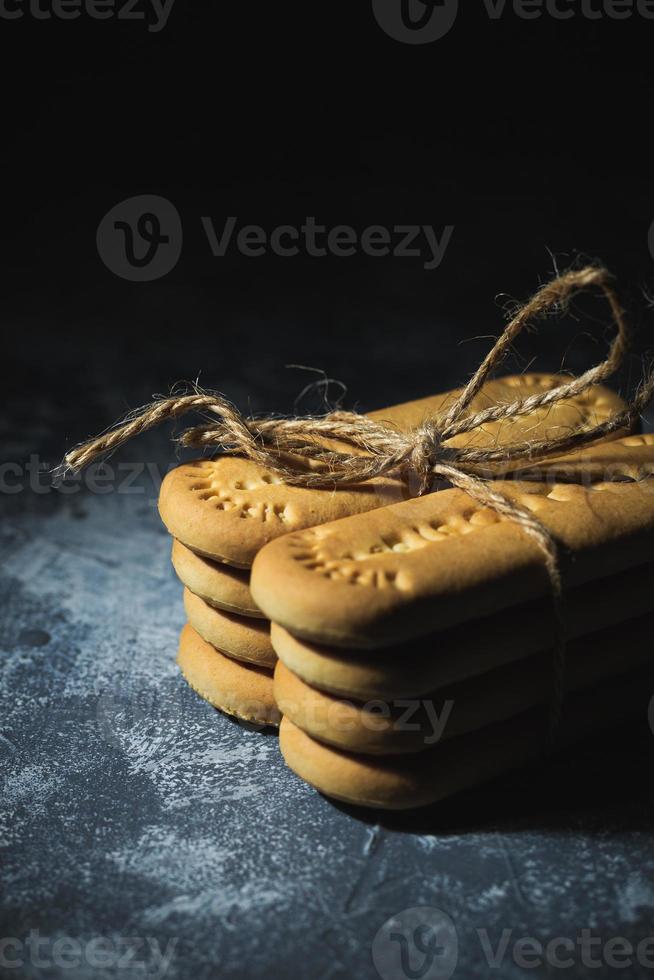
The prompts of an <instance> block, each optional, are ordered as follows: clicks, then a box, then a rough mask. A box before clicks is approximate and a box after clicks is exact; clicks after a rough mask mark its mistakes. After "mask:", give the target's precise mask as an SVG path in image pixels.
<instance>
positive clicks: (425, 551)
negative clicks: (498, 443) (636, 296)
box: [250, 435, 654, 648]
mask: <svg viewBox="0 0 654 980" xmlns="http://www.w3.org/2000/svg"><path fill="white" fill-rule="evenodd" d="M627 438H628V443H627V445H625V444H624V442H623V443H622V446H621V444H620V441H618V442H615V443H614V444H613V445H614V446H616V458H619V460H620V463H621V465H623V466H624V467H625V469H626V468H627V467H628V466H631V465H632V464H633V463H634V460H636V461H637V463H638V466H641V467H642V466H645V465H649V464H650V463H651V462H654V435H649V436H642V437H640V438H641V440H642V445H638V446H633V445H630V442H631V439H633V437H627ZM615 472H616V470H614V473H615ZM494 486H495V487H496V488H497V489H498V490H500V491H501V492H502V493H503V494H504V495H505V496H506V497H507V498H508V499H509V500H514V501H515V502H516V503H518V504H521V505H522V506H523V507H526V508H527V509H528V510H531V511H532V512H533V513H534V514H535V516H536V517H537V518H539V520H540V521H541V522H542V523H543V524H544V525H545V526H546V527H547V528H548V529H549V530H550V531H551V532H552V534H553V535H554V537H555V538H556V539H557V541H558V542H560V544H561V546H562V547H561V559H560V567H561V572H562V577H563V581H564V584H565V587H566V588H568V589H569V588H573V587H575V586H577V585H581V584H583V583H585V582H588V581H590V580H593V579H597V578H602V577H606V576H609V575H612V574H615V573H617V572H620V571H623V570H624V569H626V568H630V567H633V566H635V565H638V564H642V563H645V562H647V561H651V560H652V556H653V555H654V480H652V479H644V480H642V481H641V482H631V483H620V482H608V483H594V484H592V485H590V486H588V487H583V486H579V485H576V484H564V483H555V484H554V485H553V486H552V485H549V484H548V483H546V482H538V483H529V482H520V481H510V480H503V481H496V483H494ZM250 588H251V590H252V595H253V597H254V600H255V602H256V603H257V605H258V606H259V607H260V609H261V610H262V611H263V612H264V613H265V614H266V616H267V617H268V618H269V619H271V620H273V621H274V622H276V623H279V624H280V625H281V626H283V627H284V628H285V629H287V630H288V631H289V632H292V633H293V634H294V635H296V636H299V637H302V638H303V639H307V640H311V641H313V642H317V643H324V644H328V645H333V646H351V647H361V648H376V647H382V646H390V645H392V644H395V643H402V642H404V641H406V640H408V639H410V638H412V637H416V636H421V635H425V634H426V633H430V632H433V631H436V630H442V629H448V628H449V627H452V626H456V625H457V624H459V623H462V622H465V621H469V620H471V619H478V618H481V617H483V616H488V615H490V614H491V613H494V612H498V611H501V610H503V609H508V608H510V607H512V606H516V605H519V604H520V603H522V602H528V601H530V600H532V599H536V598H538V597H541V596H546V595H547V594H548V592H549V588H550V586H549V580H548V577H547V574H546V571H545V566H544V561H543V555H542V552H541V550H540V548H539V547H538V545H537V543H536V542H535V540H534V539H533V538H532V537H531V536H530V535H529V534H527V533H526V532H525V531H523V530H522V529H521V528H520V527H519V526H518V525H517V524H516V523H515V522H513V521H510V520H508V519H506V518H503V517H500V516H499V515H498V514H497V513H496V512H495V511H493V510H490V509H488V508H484V507H481V506H480V505H479V504H477V503H476V502H475V501H474V500H472V499H471V497H469V496H468V495H467V494H465V493H464V492H463V491H461V490H457V489H451V490H443V491H441V492H439V493H431V494H428V495H427V496H424V497H419V498H417V499H413V500H407V501H404V502H403V503H400V504H393V505H391V506H390V507H385V508H383V509H381V510H376V511H372V512H371V513H368V514H360V515H357V516H354V517H346V518H344V519H342V520H340V521H334V522H333V523H331V524H324V525H322V526H320V527H314V528H310V529H308V530H306V531H299V532H296V533H294V534H289V535H286V536H285V537H284V538H282V539H280V540H278V541H273V542H272V543H271V544H269V545H268V546H267V547H266V548H264V549H263V550H262V551H261V552H260V553H259V554H258V555H257V558H256V561H255V564H254V568H253V570H252V579H251V582H250Z"/></svg>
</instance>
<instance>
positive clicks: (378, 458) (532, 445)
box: [61, 266, 654, 738]
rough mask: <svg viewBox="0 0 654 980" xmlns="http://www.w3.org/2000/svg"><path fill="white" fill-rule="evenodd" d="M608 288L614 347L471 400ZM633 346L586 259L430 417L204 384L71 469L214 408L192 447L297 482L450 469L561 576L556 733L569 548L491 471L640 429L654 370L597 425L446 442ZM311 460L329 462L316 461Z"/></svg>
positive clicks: (516, 322) (604, 366)
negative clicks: (382, 414) (566, 369)
mask: <svg viewBox="0 0 654 980" xmlns="http://www.w3.org/2000/svg"><path fill="white" fill-rule="evenodd" d="M590 289H595V290H599V291H600V292H601V294H603V296H604V298H605V299H606V301H607V303H608V305H609V308H610V310H611V314H612V317H613V320H614V323H615V326H616V336H615V338H614V340H613V341H612V343H611V345H610V348H609V352H608V356H607V357H606V359H605V360H604V361H602V362H601V363H599V364H597V365H595V366H594V367H591V368H590V369H589V370H588V371H586V372H585V373H584V374H582V375H581V376H580V377H578V378H572V379H571V380H570V381H566V382H565V383H563V384H560V385H558V386H557V387H555V388H552V389H550V390H549V391H539V392H537V393H535V394H533V395H530V396H529V397H527V398H524V399H520V400H517V401H514V402H510V403H508V404H500V405H493V406H491V407H489V408H486V409H483V410H482V411H479V412H473V413H472V414H469V413H467V409H468V407H469V405H470V403H471V402H472V400H473V398H474V397H475V395H477V394H478V392H479V391H480V389H481V387H482V385H483V384H484V383H485V381H486V380H487V379H488V377H489V375H490V374H491V372H492V371H494V370H495V369H496V368H497V367H498V365H499V364H500V362H501V361H502V360H503V359H504V357H505V356H506V354H507V352H508V350H509V348H510V346H511V344H512V343H513V341H514V340H515V338H516V337H517V336H518V334H519V333H520V332H521V330H523V329H524V327H526V326H527V325H528V323H529V322H530V321H531V320H533V319H535V318H538V317H542V316H544V315H545V314H547V313H549V312H551V311H557V312H563V311H564V310H565V308H566V306H567V304H568V302H569V300H570V299H571V297H572V296H574V295H575V294H576V293H578V292H581V291H586V290H590ZM626 349H627V328H626V324H625V320H624V313H623V310H622V308H621V306H620V303H619V302H618V299H617V296H616V293H615V291H614V289H613V286H612V276H611V275H610V274H609V272H608V271H607V270H606V269H605V268H602V267H595V266H586V267H585V268H582V269H579V270H572V271H569V272H566V273H564V274H563V275H560V276H558V277H557V278H556V279H554V280H552V281H551V282H549V283H547V284H546V285H545V286H543V287H542V288H541V289H540V290H539V291H538V292H537V293H536V294H535V295H534V296H533V297H532V298H531V299H530V300H529V301H528V302H527V303H526V304H525V305H524V306H522V307H521V308H520V309H519V310H518V312H517V313H516V314H515V316H514V317H513V318H512V319H511V321H510V322H509V323H508V324H507V326H506V327H505V329H504V331H503V333H502V334H501V335H500V337H499V339H498V340H497V341H496V343H495V345H494V346H493V348H492V349H491V350H490V352H489V353H488V354H487V355H486V357H485V358H484V360H483V361H482V363H481V364H480V366H479V368H478V369H477V371H476V372H475V373H474V375H473V376H472V378H471V379H470V381H468V383H467V384H466V386H465V388H463V390H462V391H461V393H460V394H459V396H458V397H457V398H456V399H455V400H454V402H453V403H452V404H451V405H450V407H449V408H448V409H447V410H446V411H445V412H443V414H441V415H437V416H435V417H434V418H431V419H428V420H427V421H425V422H424V423H423V424H422V425H420V426H418V427H417V428H414V429H412V430H409V431H405V432H400V431H398V430H397V429H395V428H392V427H391V426H389V425H386V424H384V423H382V422H377V421H374V420H372V419H370V418H366V417H365V416H363V415H360V414H358V413H356V412H343V411H337V412H331V413H329V414H328V415H326V416H323V417H318V418H316V417H299V418H291V419H289V418H274V417H270V416H267V417H263V418H246V417H245V416H244V415H243V414H242V413H241V412H239V410H238V409H237V408H235V406H234V405H232V404H231V403H230V402H229V401H228V400H227V399H226V398H224V397H223V396H222V395H220V394H218V393H214V392H207V391H203V390H200V389H198V388H196V389H195V390H194V391H193V393H192V394H185V395H181V396H177V397H176V396H173V397H169V398H160V399H158V400H156V401H154V402H153V403H151V404H150V405H147V406H145V407H144V408H140V409H138V410H136V411H135V412H132V413H130V415H128V416H127V417H126V418H125V419H124V420H123V421H122V422H121V423H119V424H118V425H117V426H116V427H115V428H113V429H111V430H110V431H108V432H106V433H104V434H103V435H101V436H98V437H97V438H95V439H91V440H90V441H89V442H86V443H83V444H82V445H80V446H78V447H77V448H75V449H73V450H71V451H70V452H69V453H67V455H66V456H65V458H64V462H63V464H62V467H61V470H62V472H63V473H65V472H67V471H78V470H80V469H82V468H83V467H85V466H87V465H88V464H89V463H92V462H93V461H94V460H96V459H98V458H99V457H102V456H105V455H106V454H107V453H110V452H113V451H114V450H115V449H117V448H118V447H119V446H121V445H122V444H123V443H124V442H126V441H127V440H128V439H132V438H133V437H134V436H137V435H139V434H140V433H142V432H145V431H147V430H148V429H152V428H153V427H154V426H156V425H159V424H160V423H162V422H165V421H167V420H168V419H175V418H178V417H179V416H181V415H185V414H186V413H187V412H190V411H196V412H208V413H210V414H211V416H213V417H214V418H212V420H211V421H210V422H209V423H208V424H205V425H200V426H194V427H192V428H189V429H186V430H185V431H184V432H183V433H182V434H181V436H180V437H179V441H180V442H181V444H182V445H183V446H192V447H195V448H200V449H205V448H213V449H217V450H222V451H223V452H229V453H237V454H239V455H242V456H245V457H247V458H248V459H251V460H254V462H256V463H259V464H260V465H261V466H265V467H267V468H270V469H272V470H273V471H275V472H276V473H277V474H279V476H280V477H282V479H283V480H284V481H285V482H286V483H288V484H292V485H295V486H303V487H330V488H333V487H335V486H349V485H353V484H360V483H364V482H366V481H368V480H372V479H374V478H375V477H380V476H383V475H385V474H401V475H403V476H404V477H408V475H410V474H414V475H416V476H417V478H418V484H419V488H418V492H419V493H424V492H426V491H427V490H428V489H429V487H430V486H431V485H432V482H433V480H434V479H438V478H440V479H444V480H447V481H448V482H449V483H451V484H452V485H453V486H455V487H458V488H459V489H460V490H463V491H465V493H467V494H468V495H469V496H470V497H472V498H473V499H474V500H476V501H477V502H478V503H480V504H482V505H483V506H485V507H490V508H492V509H493V510H494V511H497V512H498V513H499V514H501V515H503V516H504V517H506V518H508V519H509V520H512V521H514V522H515V523H516V524H518V525H519V526H520V527H521V528H522V529H523V530H524V531H525V532H526V533H527V534H529V535H530V536H531V537H532V538H534V539H535V541H536V542H537V544H538V546H539V547H540V549H541V551H542V553H543V558H544V564H545V568H546V571H547V574H548V577H549V581H550V585H551V593H552V598H553V605H554V615H555V619H556V633H557V641H556V644H555V649H554V654H553V656H554V694H553V698H552V703H551V711H550V725H549V731H550V737H551V738H552V737H553V735H554V733H555V731H556V728H557V726H558V723H559V720H560V715H561V709H562V705H563V698H564V680H565V630H564V622H563V615H562V584H561V573H560V567H559V549H558V546H557V542H556V540H555V538H554V536H553V535H552V533H551V532H550V531H549V530H548V529H547V528H546V527H545V525H544V524H542V523H541V521H539V520H538V518H537V517H535V516H534V514H533V513H532V512H531V511H529V510H528V509H527V508H526V507H523V506H521V505H520V504H517V503H515V501H513V500H509V499H508V498H507V497H506V496H504V494H502V493H501V492H500V491H499V490H498V489H497V488H496V487H494V486H493V480H494V479H497V478H498V477H501V476H502V468H504V469H505V470H506V467H507V464H511V465H512V464H514V463H516V462H524V463H529V464H531V463H534V462H537V461H539V460H544V459H546V458H547V457H552V456H560V455H563V454H565V453H568V452H570V451H572V450H575V449H579V448H580V447H582V446H586V445H588V444H590V443H592V442H595V441H596V440H598V439H601V438H603V437H605V436H608V435H610V434H611V433H613V432H616V431H617V430H620V429H628V428H632V427H633V425H634V424H635V423H636V421H637V420H638V418H639V416H640V415H641V413H642V412H643V410H644V408H645V407H646V406H647V404H648V403H649V402H650V401H651V400H652V397H653V396H654V375H649V376H648V377H646V378H645V379H644V380H643V382H642V383H641V385H640V388H639V390H638V392H637V394H636V395H635V397H634V399H633V400H632V401H631V403H630V404H629V405H628V406H627V408H625V409H624V410H623V411H619V412H616V413H614V414H613V415H612V416H611V417H610V418H608V419H606V420H605V421H604V422H601V423H600V424H598V425H584V424H580V425H579V427H577V428H571V430H570V431H569V432H567V433H566V434H565V435H563V436H560V437H557V438H553V439H534V440H529V441H524V442H517V443H512V444H510V445H505V446H502V445H495V446H494V447H492V448H477V447H472V446H468V447H466V446H462V447H458V446H457V447H455V446H452V445H448V440H450V439H452V438H453V437H454V436H460V435H462V434H464V433H466V432H473V431H474V430H476V429H479V428H480V427H481V426H483V425H485V424H486V423H488V422H498V421H502V420H505V419H514V418H518V417H519V416H523V415H529V414H530V413H531V412H534V411H536V410H537V409H542V408H547V407H549V406H551V405H554V404H555V403H556V402H559V401H562V400H563V399H566V398H575V397H576V396H578V395H581V394H582V393H583V392H584V391H586V390H587V389H588V388H589V387H590V386H591V385H594V384H600V383H601V382H603V381H605V380H606V379H607V378H608V377H609V376H610V375H611V374H613V373H614V372H615V371H616V369H617V368H618V367H619V365H620V363H621V361H622V359H623V357H624V354H625V351H626ZM326 439H335V440H339V441H340V442H341V443H346V444H348V445H350V446H352V447H354V448H355V449H356V450H358V452H356V453H354V452H347V451H345V450H344V449H343V450H340V449H334V448H331V447H329V446H326V445H325V442H324V440H326ZM311 462H314V463H317V464H319V466H318V467H316V468H313V469H311V468H309V465H310V463H311Z"/></svg>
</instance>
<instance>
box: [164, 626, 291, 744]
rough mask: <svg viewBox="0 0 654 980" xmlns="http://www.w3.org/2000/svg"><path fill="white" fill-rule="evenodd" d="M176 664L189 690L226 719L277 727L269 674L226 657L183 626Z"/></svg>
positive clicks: (277, 716) (187, 627) (188, 627)
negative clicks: (237, 719)
mask: <svg viewBox="0 0 654 980" xmlns="http://www.w3.org/2000/svg"><path fill="white" fill-rule="evenodd" d="M177 663H178V664H179V667H180V670H181V672H182V674H183V675H184V679H185V680H186V681H188V683H189V684H190V686H191V687H192V688H193V690H194V691H195V692H196V693H197V694H199V695H200V697H201V698H204V700H205V701H208V702H209V704H212V705H213V706H214V708H219V709H220V710H221V711H224V712H226V713H227V714H228V715H234V716H235V717H236V718H241V719H242V720H243V721H250V722H256V723H257V724H259V725H278V724H279V718H280V715H279V711H278V709H277V707H276V705H275V701H274V698H273V680H272V673H271V672H270V671H269V670H266V669H265V668H263V667H255V666H252V665H249V664H243V663H239V662H238V661H237V660H233V659H232V658H231V657H226V656H224V654H222V653H221V652H220V651H219V650H216V649H215V647H213V646H211V644H209V643H207V642H206V641H205V640H203V639H202V637H201V636H199V635H198V634H197V633H196V632H195V630H194V629H193V627H192V626H190V625H188V624H187V625H186V626H185V627H184V629H183V630H182V633H181V636H180V639H179V652H178V654H177Z"/></svg>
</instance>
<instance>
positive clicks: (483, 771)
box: [279, 666, 654, 810]
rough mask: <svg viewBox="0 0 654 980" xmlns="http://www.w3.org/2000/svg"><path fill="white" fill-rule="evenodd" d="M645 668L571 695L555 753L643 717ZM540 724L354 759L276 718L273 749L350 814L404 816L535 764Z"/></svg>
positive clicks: (511, 724) (523, 723)
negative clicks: (374, 811) (353, 809)
mask: <svg viewBox="0 0 654 980" xmlns="http://www.w3.org/2000/svg"><path fill="white" fill-rule="evenodd" d="M652 683H654V679H653V677H652V668H651V666H650V667H648V668H647V670H646V671H645V672H639V673H638V674H636V675H634V676H629V675H624V676H622V677H620V678H616V679H614V680H612V681H610V682H608V683H605V684H601V685H597V686H595V687H593V688H591V689H588V690H585V691H581V692H579V693H577V694H574V695H571V696H570V698H569V699H568V702H567V704H566V708H565V711H564V716H563V719H562V722H561V725H560V727H559V730H558V733H557V734H558V738H557V745H558V746H559V747H560V748H561V747H564V746H566V745H570V744H572V743H574V742H576V741H578V740H579V739H582V738H585V737H586V736H588V735H590V734H593V733H595V732H598V731H601V730H602V729H603V728H609V727H614V726H616V725H618V724H620V722H621V721H623V720H624V719H625V718H628V717H635V716H637V715H639V714H641V715H644V714H645V712H646V711H647V705H648V702H649V699H650V697H651V691H652ZM546 727H547V726H546V719H545V715H544V712H543V711H542V710H541V709H532V710H530V711H526V712H523V713H522V714H521V715H519V716H517V717H516V718H511V719H510V720H509V721H504V722H500V723H499V724H497V725H491V726H489V727H487V728H484V729H481V730H480V731H478V732H473V733H471V734H470V735H461V736H460V737H459V738H453V739H449V740H448V741H446V742H443V743H442V744H439V745H436V746H435V747H434V748H433V749H429V750H428V751H426V752H419V753H415V754H413V755H402V756H397V755H396V756H372V755H357V754H354V753H350V752H344V751H342V750H341V749H335V748H333V747H332V746H328V745H325V743H324V742H318V741H317V740H316V739H313V738H311V736H310V735H307V734H306V733H305V732H303V731H302V730H301V729H300V728H297V726H295V725H294V724H293V723H292V722H291V721H289V720H288V718H282V722H281V726H280V730H279V744H280V748H281V750H282V754H283V756H284V760H285V762H286V764H287V765H288V766H289V767H290V768H291V769H292V770H293V771H294V772H295V773H296V774H297V775H298V776H300V777H301V778H302V779H304V780H306V782H308V783H310V784H311V785H312V786H314V787H315V788H316V789H317V790H319V791H320V792H321V793H324V794H325V795H326V796H331V797H333V798H334V799H337V800H341V801H343V802H346V803H352V804H355V805H357V806H366V807H376V808H382V809H388V810H408V809H412V808H414V807H419V806H427V805H428V804H431V803H436V802H438V801H439V800H443V799H445V798H446V797H448V796H452V795H453V794H454V793H458V792H460V791H461V790H464V789H468V788H470V787H472V786H476V785H478V784H482V783H485V782H487V781H488V780H490V779H492V778H494V777H495V776H497V775H499V774H501V773H504V772H507V771H509V770H511V769H515V768H517V767H519V766H521V765H524V764H526V763H527V762H530V761H532V760H534V759H536V758H538V757H539V756H541V754H542V752H543V748H544V732H545V730H546Z"/></svg>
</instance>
